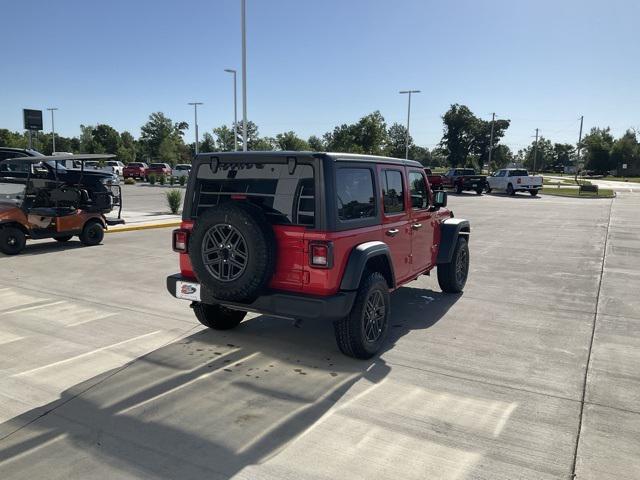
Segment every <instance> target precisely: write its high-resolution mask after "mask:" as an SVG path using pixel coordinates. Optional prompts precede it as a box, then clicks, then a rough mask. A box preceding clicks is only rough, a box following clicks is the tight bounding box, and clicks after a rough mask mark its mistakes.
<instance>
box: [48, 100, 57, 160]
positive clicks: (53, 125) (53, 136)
mask: <svg viewBox="0 0 640 480" xmlns="http://www.w3.org/2000/svg"><path fill="white" fill-rule="evenodd" d="M47 110H49V111H50V112H51V140H53V146H52V148H53V150H51V153H55V151H56V126H55V123H54V121H53V112H54V111H56V110H58V108H57V107H54V108H47Z"/></svg>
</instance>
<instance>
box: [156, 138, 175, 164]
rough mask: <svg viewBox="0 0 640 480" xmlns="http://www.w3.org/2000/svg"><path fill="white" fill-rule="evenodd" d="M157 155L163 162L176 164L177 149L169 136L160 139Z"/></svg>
mask: <svg viewBox="0 0 640 480" xmlns="http://www.w3.org/2000/svg"><path fill="white" fill-rule="evenodd" d="M158 157H159V158H160V161H161V162H163V163H168V164H169V165H171V166H173V165H175V164H176V160H177V158H178V149H177V146H176V144H175V142H174V141H173V139H172V138H171V137H165V138H164V139H162V142H161V143H160V148H159V149H158Z"/></svg>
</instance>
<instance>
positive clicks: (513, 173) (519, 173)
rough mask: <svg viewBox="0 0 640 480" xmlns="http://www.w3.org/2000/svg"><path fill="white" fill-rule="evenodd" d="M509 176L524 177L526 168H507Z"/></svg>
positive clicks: (526, 174)
mask: <svg viewBox="0 0 640 480" xmlns="http://www.w3.org/2000/svg"><path fill="white" fill-rule="evenodd" d="M509 176H510V177H526V176H528V173H527V171H526V170H509Z"/></svg>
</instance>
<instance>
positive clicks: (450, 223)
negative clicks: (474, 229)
mask: <svg viewBox="0 0 640 480" xmlns="http://www.w3.org/2000/svg"><path fill="white" fill-rule="evenodd" d="M470 233H471V225H470V224H469V220H465V219H464V218H448V219H446V220H445V221H444V222H442V223H441V224H440V245H439V247H438V258H437V260H436V263H437V264H438V265H442V264H444V263H450V262H451V258H452V257H453V250H454V248H455V247H456V242H457V241H458V237H459V236H460V235H466V236H467V241H469V235H470Z"/></svg>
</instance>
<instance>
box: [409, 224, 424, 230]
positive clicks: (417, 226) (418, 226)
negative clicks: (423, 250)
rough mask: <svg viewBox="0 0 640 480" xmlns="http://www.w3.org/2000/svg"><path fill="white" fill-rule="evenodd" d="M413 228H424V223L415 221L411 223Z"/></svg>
mask: <svg viewBox="0 0 640 480" xmlns="http://www.w3.org/2000/svg"><path fill="white" fill-rule="evenodd" d="M411 228H413V229H414V230H418V229H419V228H422V224H421V223H414V224H413V225H411Z"/></svg>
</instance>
